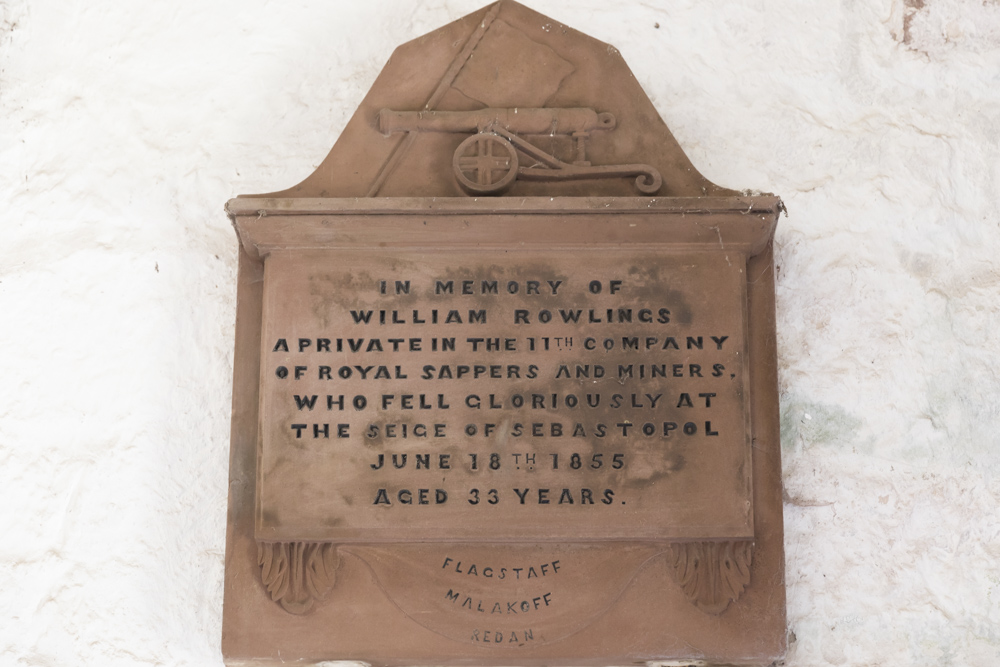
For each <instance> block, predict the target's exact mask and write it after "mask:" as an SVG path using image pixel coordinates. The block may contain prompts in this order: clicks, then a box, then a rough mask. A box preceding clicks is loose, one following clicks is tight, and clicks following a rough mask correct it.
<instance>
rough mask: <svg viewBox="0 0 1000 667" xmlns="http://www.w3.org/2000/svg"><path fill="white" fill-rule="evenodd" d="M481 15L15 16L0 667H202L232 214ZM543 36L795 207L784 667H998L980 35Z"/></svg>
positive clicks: (308, 158)
mask: <svg viewBox="0 0 1000 667" xmlns="http://www.w3.org/2000/svg"><path fill="white" fill-rule="evenodd" d="M483 1H484V0H437V1H433V2H423V3H420V2H414V1H413V0H371V1H368V2H353V1H352V2H331V1H330V0H322V1H320V0H302V1H300V2H297V3H273V2H266V1H264V0H240V1H238V2H237V1H235V0H229V1H225V0H222V1H211V0H173V1H172V2H145V3H125V2H115V1H113V0H89V1H88V2H53V1H52V0H36V1H34V2H31V3H29V2H27V0H6V1H5V2H0V211H2V215H3V223H2V228H0V229H2V237H0V239H2V242H0V350H2V353H0V471H2V476H0V535H2V538H0V664H2V665H31V666H39V667H47V666H52V667H55V666H60V667H61V666H63V665H88V666H89V665H94V666H96V665H100V666H101V667H112V666H118V665H146V664H150V665H152V664H155V665H219V664H221V657H220V654H219V649H218V645H219V637H220V627H221V607H222V573H223V549H224V532H225V503H226V485H227V457H228V448H229V444H228V436H229V396H230V382H231V379H230V373H231V363H232V351H231V347H232V336H233V317H234V311H235V308H234V304H235V269H236V238H235V236H234V234H233V232H232V230H231V228H230V225H229V222H228V220H227V219H226V217H225V215H224V214H223V212H222V204H223V203H224V202H225V201H226V200H227V199H228V198H230V197H231V196H233V195H235V194H237V193H241V192H244V193H245V192H263V191H269V190H275V189H280V188H284V187H287V186H289V185H292V184H294V183H296V182H298V181H299V180H300V179H301V178H303V177H304V176H306V175H307V174H308V173H309V172H310V171H311V170H312V169H313V168H314V167H315V166H316V165H317V164H318V163H319V161H320V160H321V159H322V158H323V156H324V155H325V154H326V152H327V150H328V149H329V147H330V146H331V145H332V143H333V141H334V139H335V137H336V136H337V135H338V133H339V132H340V130H341V128H342V127H343V126H344V124H345V122H346V121H347V119H348V117H349V116H350V114H351V113H353V111H354V109H355V107H356V105H357V104H358V102H359V101H360V99H361V97H362V96H363V94H364V93H365V91H366V90H367V89H368V87H369V85H370V84H371V82H372V81H373V80H374V78H375V76H376V75H377V74H378V71H379V69H380V68H381V65H382V63H383V62H384V61H385V59H386V58H387V57H388V55H389V53H390V52H391V50H392V49H393V47H394V46H395V45H396V44H399V43H401V42H404V41H407V40H409V39H411V38H412V37H415V36H417V35H420V34H423V33H425V32H427V31H429V30H432V29H434V28H436V27H438V26H440V25H442V24H444V23H446V22H448V21H450V20H453V19H455V18H458V17H460V16H462V15H464V14H466V13H468V12H470V11H473V10H475V9H477V8H478V6H479V5H480V4H482V2H483ZM530 4H531V6H532V7H533V8H535V9H537V10H538V11H541V12H543V13H545V14H548V15H549V16H552V17H553V18H555V19H558V20H562V21H564V22H566V23H567V24H569V25H572V26H573V27H576V28H578V29H580V30H582V31H584V32H586V33H589V34H591V35H593V36H595V37H597V38H600V39H603V40H605V41H609V42H611V43H614V44H615V45H617V46H618V47H619V48H620V49H621V51H622V52H623V54H624V56H625V58H626V60H627V61H628V62H629V63H630V65H631V67H632V68H633V70H634V71H635V73H636V75H637V76H638V78H639V80H640V81H641V83H642V85H643V86H644V87H645V89H646V90H647V92H648V93H649V95H650V97H651V98H652V99H653V101H654V102H655V103H656V105H657V107H658V108H659V109H660V111H661V113H662V114H663V116H664V118H665V120H666V121H667V123H668V124H669V125H670V127H671V128H672V129H673V131H674V133H675V134H676V136H677V138H678V139H679V140H680V142H681V145H682V146H684V148H685V149H686V150H687V152H688V154H689V155H690V156H691V158H692V160H693V161H694V163H695V164H696V165H697V166H698V167H699V168H700V169H701V170H702V171H703V173H704V174H705V175H706V176H708V177H709V178H710V179H712V180H714V181H715V182H717V183H720V184H722V185H726V186H729V187H735V188H752V189H757V190H763V191H770V192H774V193H777V194H780V195H781V196H783V197H784V198H785V201H786V203H787V204H788V208H789V211H790V215H789V216H788V217H787V218H783V219H782V220H781V223H780V227H779V231H778V262H779V265H780V266H779V268H780V273H779V284H778V311H779V312H778V330H779V333H778V337H779V343H780V354H781V397H782V415H783V417H782V436H783V450H784V470H785V486H786V505H785V510H786V515H785V520H786V532H787V537H786V549H787V559H788V610H789V627H790V630H791V632H792V633H794V635H793V639H792V643H791V648H790V652H789V657H788V660H787V664H788V665H795V666H802V667H805V666H813V665H815V666H821V665H822V666H825V665H866V666H869V665H881V666H896V665H898V666H911V665H916V666H923V665H927V666H931V665H934V666H938V665H956V666H966V665H972V666H984V667H985V666H993V665H997V664H998V663H1000V510H998V506H1000V502H998V501H1000V205H998V201H1000V4H998V2H997V0H867V1H865V0H842V2H839V3H838V2H830V1H829V0H810V1H808V2H804V1H802V0H771V1H769V2H764V0H747V1H744V2H739V3H737V2H724V1H722V0H675V1H673V2H669V3H668V2H652V1H651V2H642V3H637V2H630V1H625V0H618V1H616V2H609V1H608V0H574V2H572V3H570V2H558V1H557V0H535V1H533V2H531V3H530ZM657 26H658V27H657Z"/></svg>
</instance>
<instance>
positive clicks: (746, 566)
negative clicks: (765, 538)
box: [667, 541, 753, 615]
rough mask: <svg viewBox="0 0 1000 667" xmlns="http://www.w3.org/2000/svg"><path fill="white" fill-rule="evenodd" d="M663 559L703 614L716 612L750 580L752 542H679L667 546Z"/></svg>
mask: <svg viewBox="0 0 1000 667" xmlns="http://www.w3.org/2000/svg"><path fill="white" fill-rule="evenodd" d="M667 559H668V561H669V563H670V566H671V574H673V577H674V579H675V580H676V581H677V583H678V584H680V586H681V589H682V590H683V591H684V595H686V596H687V599H688V600H690V601H691V602H692V603H693V604H694V605H695V606H696V607H698V609H700V610H702V611H703V612H705V613H706V614H712V615H718V614H721V613H722V612H724V611H725V610H726V608H727V607H728V606H729V603H730V602H734V601H736V600H738V599H739V598H740V596H741V595H743V590H744V589H745V588H746V587H747V584H749V583H750V563H751V561H752V560H753V542H750V541H739V542H679V543H677V544H672V545H670V551H668V552H667Z"/></svg>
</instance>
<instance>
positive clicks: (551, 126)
mask: <svg viewBox="0 0 1000 667" xmlns="http://www.w3.org/2000/svg"><path fill="white" fill-rule="evenodd" d="M494 126H495V127H502V128H503V129H505V130H507V131H509V132H514V133H517V134H574V133H577V132H591V131H593V130H612V129H614V127H615V117H614V116H613V115H612V114H610V113H597V112H596V111H594V110H593V109H587V108H583V107H578V108H568V109H530V108H529V109H521V108H516V107H514V108H509V109H499V108H498V109H477V110H475V111H393V110H392V109H382V110H381V111H379V113H378V128H379V131H381V132H382V134H385V135H389V134H392V133H393V132H480V131H482V130H485V129H487V128H489V127H494Z"/></svg>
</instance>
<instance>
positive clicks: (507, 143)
mask: <svg viewBox="0 0 1000 667" xmlns="http://www.w3.org/2000/svg"><path fill="white" fill-rule="evenodd" d="M378 128H379V130H380V131H381V132H382V133H383V134H385V135H390V134H392V133H394V132H448V133H456V134H458V133H463V134H464V133H473V134H472V136H470V137H468V138H467V139H465V140H464V141H463V142H462V143H460V144H459V145H458V148H457V149H455V154H454V157H453V158H452V170H453V171H454V173H455V178H456V179H457V180H458V182H459V184H461V186H462V187H463V188H465V189H466V190H467V191H469V192H471V193H474V194H501V193H502V192H504V191H505V190H506V189H507V188H509V187H510V186H511V184H512V183H513V182H514V181H515V180H516V179H518V178H521V179H523V180H526V181H560V180H578V179H586V178H618V177H631V176H635V177H636V180H635V186H636V188H637V189H638V190H639V191H640V192H642V193H644V194H653V193H655V192H656V191H657V190H659V189H660V185H661V184H662V183H663V179H662V178H661V177H660V173H659V172H658V171H657V170H656V168H655V167H653V166H651V165H648V164H621V165H602V166H592V165H591V164H590V162H588V161H587V149H586V141H587V138H588V137H589V136H590V134H591V133H592V132H606V131H610V130H613V129H614V128H615V117H614V116H613V115H612V114H610V113H598V112H596V111H595V110H593V109H588V108H565V109H538V108H527V109H521V108H517V107H514V108H507V109H502V108H496V109H494V108H488V109H478V110H476V111H393V110H392V109H382V110H381V111H380V112H379V114H378ZM522 134H526V135H532V134H534V135H566V136H570V137H572V138H573V139H574V140H575V142H576V145H575V150H576V159H575V160H574V161H573V162H571V163H570V162H564V161H562V160H560V159H558V158H557V157H555V156H554V155H551V154H549V153H546V152H545V151H543V150H541V149H540V148H538V147H537V146H535V145H533V144H531V143H529V142H528V141H525V140H524V139H522V138H521V137H520V136H519V135H522ZM518 151H520V152H521V153H523V154H524V155H526V156H528V157H530V158H531V159H533V160H534V164H531V165H529V166H521V164H520V158H519V156H518Z"/></svg>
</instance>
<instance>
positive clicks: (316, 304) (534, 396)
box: [256, 247, 754, 641]
mask: <svg viewBox="0 0 1000 667" xmlns="http://www.w3.org/2000/svg"><path fill="white" fill-rule="evenodd" d="M745 266H746V263H745V258H744V257H742V256H740V255H737V254H733V253H725V254H723V253H711V252H678V251H669V252H667V251H662V250H657V251H636V250H635V249H630V250H628V251H623V250H619V249H616V248H614V247H608V248H587V249H585V250H584V249H565V250H546V251H537V250H536V251H517V250H511V251H508V252H497V251H491V252H486V251H483V252H477V251H468V250H462V251H460V252H456V251H452V252H444V251H438V252H424V251H417V250H407V251H402V250H400V251H376V250H353V251H350V252H348V251H342V250H322V251H320V250H316V251H302V250H298V251H295V252H290V251H275V252H272V253H271V254H270V255H269V256H268V258H267V260H266V262H265V289H264V302H263V309H264V313H263V329H262V350H261V409H260V415H261V419H260V424H261V432H260V438H261V443H260V447H259V465H258V467H257V477H258V479H257V494H256V499H257V504H256V538H257V539H258V540H259V541H262V542H271V543H288V544H295V543H308V542H317V543H321V542H327V543H330V542H333V543H354V544H358V543H372V542H413V541H417V542H419V541H447V542H463V541H468V542H496V541H518V542H526V541H535V542H546V541H563V540H568V539H572V540H573V541H591V540H632V541H635V540H639V541H642V540H649V541H664V540H688V541H696V540H714V541H723V540H742V539H747V538H752V537H753V534H754V526H753V505H752V502H751V474H750V469H751V466H750V462H751V452H750V438H749V433H750V424H749V409H748V405H747V401H746V394H747V390H746V387H747V382H748V381H749V379H748V373H747V370H746V368H747V363H746V360H747V334H746V311H745V309H746V275H745ZM268 548H269V549H278V547H277V546H272V547H268ZM278 551H280V549H278ZM278 551H276V552H275V553H278ZM289 553H291V552H289ZM279 556H280V554H279ZM647 556H648V555H647ZM262 558H264V556H262ZM445 558H451V559H452V561H454V562H457V561H458V559H457V558H454V557H452V556H447V555H446V556H442V559H445ZM677 558H680V556H677ZM321 560H322V559H321ZM675 560H676V559H675ZM269 562H270V561H269ZM442 562H444V560H442ZM438 565H440V564H436V565H435V567H438ZM450 565H451V563H450V562H447V563H445V565H444V566H441V567H442V569H443V570H447V568H448V567H449V566H450ZM469 565H470V564H469V563H465V565H464V567H468V566H469ZM474 565H476V567H477V568H481V567H489V568H490V572H491V573H493V575H494V576H499V572H500V570H502V569H503V568H502V567H499V568H498V567H493V566H492V565H489V564H474ZM543 565H545V566H546V569H547V570H548V572H546V573H544V574H542V573H541V570H540V569H536V573H537V574H538V576H539V577H545V576H551V577H553V578H556V579H558V578H559V575H560V574H563V578H565V573H561V572H560V571H559V565H558V564H553V563H547V564H543V563H538V564H534V565H532V567H536V566H537V568H541V567H542V566H543ZM428 566H429V567H430V565H428ZM511 569H512V568H507V572H506V574H508V575H509V576H514V572H513V571H510V570H511ZM525 572H526V573H527V570H525ZM477 575H481V573H477ZM441 576H444V575H441ZM482 576H487V575H482ZM467 581H468V580H467ZM442 585H443V584H442ZM447 588H451V590H452V592H453V593H455V595H465V596H466V597H468V598H469V600H470V602H469V603H468V604H473V602H472V600H473V599H478V600H480V602H479V603H476V604H480V603H481V604H485V605H487V606H491V607H492V606H494V603H495V604H498V605H501V606H502V605H505V604H506V603H507V602H511V600H506V598H504V599H503V600H501V599H500V598H497V599H496V600H493V599H492V598H488V596H486V594H485V593H482V594H481V595H479V597H478V598H475V596H474V595H472V594H467V593H463V592H462V591H461V590H460V587H459V589H456V588H455V587H453V586H448V587H447ZM442 595H443V593H442ZM494 597H496V596H494ZM508 597H510V596H508ZM515 597H516V596H515ZM532 599H533V598H531V599H528V598H525V600H520V599H518V600H516V601H514V602H513V603H512V604H515V607H517V608H519V605H521V603H522V602H527V604H529V606H530V605H531V604H533V602H532V601H531V600H532ZM512 600H513V598H512ZM541 600H542V601H541V602H540V603H539V604H540V605H543V604H545V598H544V596H542V598H541ZM456 602H457V605H456V604H453V603H456ZM550 602H551V601H550ZM437 603H438V604H442V605H445V606H448V607H451V606H455V607H456V608H458V609H461V605H462V604H465V599H464V598H462V600H458V601H456V600H455V599H450V598H449V599H444V598H443V599H442V600H439V601H437ZM535 611H536V612H541V611H542V609H541V608H539V609H538V610H535ZM512 613H513V612H512ZM462 632H463V633H464V632H465V630H464V629H463V630H462ZM512 632H515V629H514V628H513V626H511V629H509V630H508V631H507V633H508V634H509V633H512ZM522 632H523V631H522ZM490 636H491V637H492V636H493V635H490ZM504 636H505V637H506V636H507V634H505V635H504ZM518 641H520V639H519V640H518Z"/></svg>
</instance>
